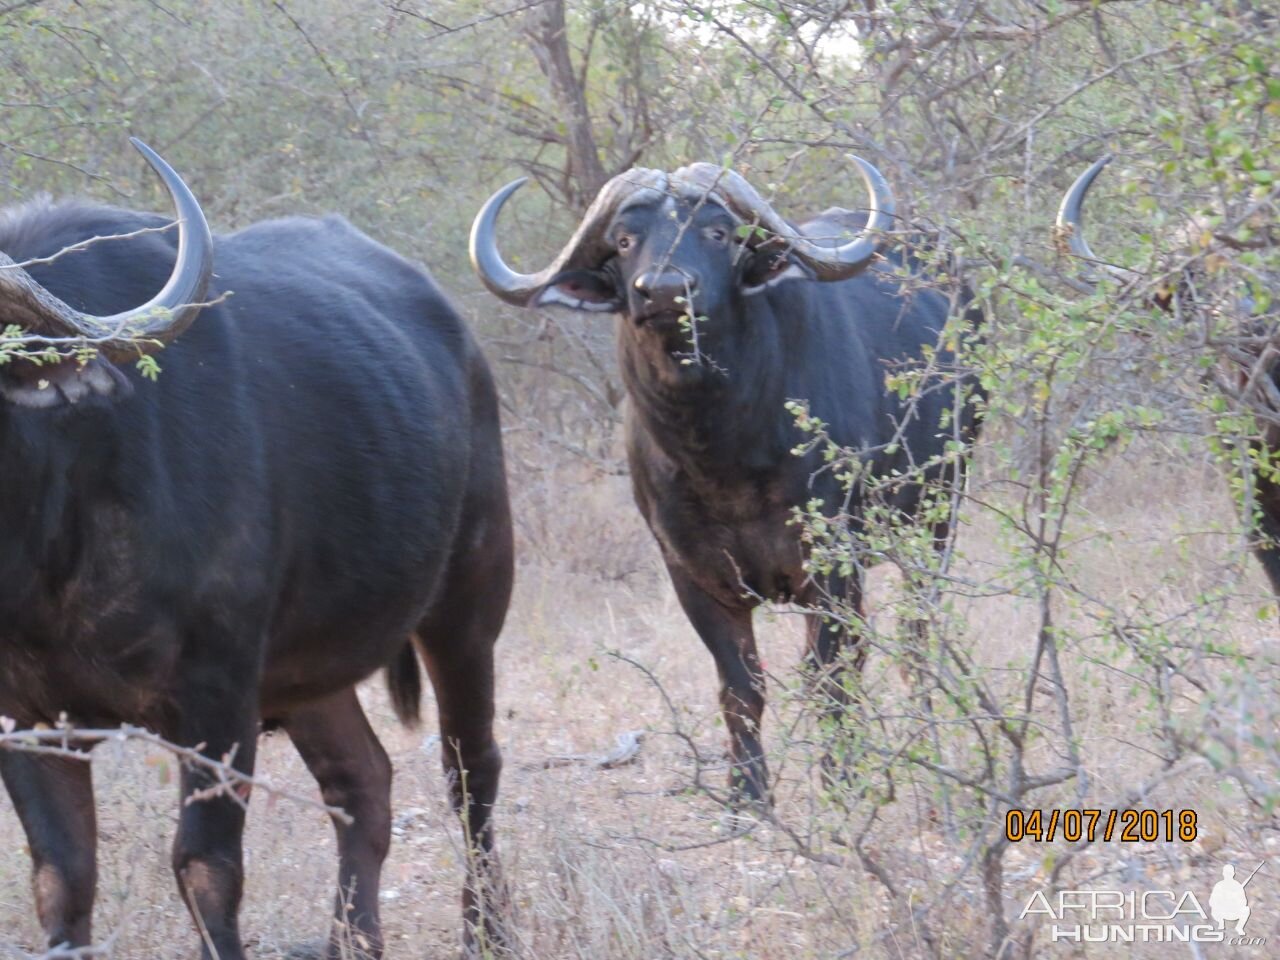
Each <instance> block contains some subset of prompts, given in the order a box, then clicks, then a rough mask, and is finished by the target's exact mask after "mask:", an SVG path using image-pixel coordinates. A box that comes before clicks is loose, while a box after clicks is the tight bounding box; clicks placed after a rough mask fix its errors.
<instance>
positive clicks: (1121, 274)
mask: <svg viewBox="0 0 1280 960" xmlns="http://www.w3.org/2000/svg"><path fill="white" fill-rule="evenodd" d="M1111 159H1112V158H1111V156H1110V154H1108V155H1106V156H1103V157H1100V158H1099V159H1098V160H1095V161H1094V162H1093V164H1091V165H1090V166H1089V168H1088V169H1086V170H1085V171H1084V172H1083V173H1082V174H1080V176H1078V177H1077V178H1076V180H1075V182H1074V183H1072V185H1071V186H1070V188H1069V189H1068V190H1067V192H1066V193H1065V194H1064V195H1063V198H1062V203H1061V205H1060V206H1059V208H1058V217H1057V221H1056V224H1055V232H1056V234H1057V237H1058V238H1059V239H1060V241H1061V242H1062V244H1063V246H1064V247H1065V249H1066V252H1067V253H1069V254H1070V255H1071V256H1074V257H1077V258H1079V259H1080V260H1082V261H1083V262H1084V263H1085V264H1087V265H1088V266H1087V267H1086V269H1087V271H1088V274H1087V276H1086V282H1087V283H1089V284H1092V282H1093V281H1094V280H1095V279H1096V273H1095V270H1102V271H1104V272H1106V273H1108V274H1110V275H1111V276H1112V278H1113V279H1116V280H1118V281H1119V282H1121V283H1122V284H1127V283H1131V282H1132V281H1135V280H1139V279H1142V275H1141V274H1139V273H1136V272H1135V271H1132V270H1129V269H1127V268H1125V267H1120V266H1116V265H1114V264H1109V263H1107V262H1105V261H1103V260H1100V259H1099V258H1098V257H1097V255H1096V254H1094V252H1093V250H1092V249H1090V247H1089V242H1088V240H1086V239H1085V236H1084V230H1083V217H1084V202H1085V198H1086V197H1087V196H1088V195H1089V188H1090V187H1092V186H1093V183H1094V181H1095V180H1096V179H1097V178H1098V174H1100V173H1101V172H1102V170H1103V168H1104V167H1106V165H1107V164H1108V163H1110V162H1111ZM1183 279H1185V277H1184V278H1183ZM1269 282H1270V283H1271V285H1272V286H1273V288H1275V289H1280V283H1277V282H1276V278H1275V277H1272V278H1270V281H1269ZM1151 302H1152V303H1153V304H1154V305H1155V306H1158V307H1159V308H1160V309H1162V310H1165V311H1167V312H1170V313H1173V312H1174V311H1175V310H1178V309H1179V308H1181V309H1195V306H1196V305H1195V299H1194V297H1193V295H1192V289H1191V285H1190V284H1184V283H1181V282H1179V283H1178V284H1177V285H1175V287H1174V289H1172V290H1168V291H1162V292H1159V293H1157V294H1155V295H1154V296H1153V297H1152V298H1151ZM1232 308H1233V309H1234V311H1235V316H1234V319H1235V321H1236V322H1238V323H1239V325H1240V332H1241V334H1242V335H1243V339H1244V340H1246V341H1249V340H1252V341H1253V342H1252V344H1246V345H1245V346H1244V349H1243V350H1242V351H1241V356H1240V357H1239V359H1240V360H1242V361H1244V366H1243V367H1241V369H1240V371H1239V385H1240V388H1241V392H1242V393H1244V392H1246V391H1247V389H1248V387H1249V381H1250V379H1251V376H1253V372H1252V368H1253V367H1255V366H1257V365H1258V364H1260V363H1261V364H1263V365H1262V367H1261V369H1260V374H1259V375H1258V377H1257V378H1258V380H1260V381H1262V383H1261V389H1257V390H1256V396H1259V397H1262V398H1263V405H1264V406H1268V407H1270V416H1262V417H1260V421H1261V426H1262V434H1261V436H1260V437H1259V438H1258V439H1257V440H1255V441H1253V442H1252V443H1251V447H1252V448H1253V456H1252V457H1251V458H1250V459H1251V462H1252V463H1255V464H1267V465H1268V466H1266V467H1262V468H1258V469H1254V470H1252V471H1251V473H1252V476H1251V478H1250V480H1251V490H1252V494H1253V497H1254V499H1255V503H1254V507H1255V508H1256V511H1257V512H1256V515H1255V516H1251V517H1250V518H1249V523H1250V526H1251V527H1252V534H1253V552H1254V555H1255V556H1257V558H1258V562H1259V563H1260V564H1261V565H1262V569H1263V572H1264V573H1265V574H1266V576H1267V580H1268V581H1269V582H1270V584H1271V589H1272V591H1273V592H1274V593H1275V594H1276V595H1277V596H1280V482H1277V481H1276V476H1275V472H1274V470H1273V469H1272V467H1271V466H1270V465H1271V464H1273V463H1274V462H1275V455H1276V453H1277V451H1280V421H1277V419H1276V416H1275V410H1276V406H1277V399H1273V398H1280V367H1278V366H1276V364H1275V360H1274V359H1271V360H1270V361H1269V363H1264V361H1265V360H1266V357H1265V356H1264V354H1265V352H1266V351H1267V350H1269V349H1271V347H1270V345H1269V343H1268V341H1269V340H1271V339H1272V338H1273V337H1274V330H1273V329H1272V327H1270V326H1268V325H1267V324H1266V323H1265V322H1264V320H1263V317H1262V315H1261V313H1262V312H1261V311H1259V310H1258V309H1257V308H1256V306H1255V304H1254V303H1253V302H1252V301H1251V300H1249V299H1248V298H1244V297H1241V298H1234V302H1233V303H1232ZM1245 399H1246V402H1247V401H1248V400H1249V399H1250V398H1249V397H1247V396H1246V398H1245Z"/></svg>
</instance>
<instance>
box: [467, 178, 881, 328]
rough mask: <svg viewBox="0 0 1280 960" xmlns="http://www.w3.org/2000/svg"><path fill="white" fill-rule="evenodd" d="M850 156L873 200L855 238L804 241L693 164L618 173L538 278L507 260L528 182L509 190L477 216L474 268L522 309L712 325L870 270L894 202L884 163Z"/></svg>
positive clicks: (727, 181) (747, 193)
mask: <svg viewBox="0 0 1280 960" xmlns="http://www.w3.org/2000/svg"><path fill="white" fill-rule="evenodd" d="M850 159H852V160H853V161H854V163H856V164H857V165H858V168H859V169H860V171H861V173H862V177H863V180H864V181H865V183H866V186H867V191H868V193H869V194H870V196H871V212H870V218H869V220H868V222H867V225H866V228H865V229H864V230H863V231H862V232H861V233H860V234H858V235H857V236H853V237H848V236H845V237H834V238H828V237H813V236H808V235H805V234H803V233H801V232H800V231H798V230H796V229H795V228H794V227H793V226H792V225H791V224H789V223H788V222H787V221H786V220H784V219H783V218H782V217H781V216H780V215H779V214H778V213H777V212H775V210H774V209H773V207H772V206H771V205H770V204H769V203H768V202H767V201H766V200H765V199H764V198H763V197H761V196H760V194H759V193H758V192H757V191H756V190H755V189H754V188H753V187H752V186H751V184H750V183H748V182H747V181H746V180H745V179H744V178H743V177H741V176H740V175H738V174H737V173H734V172H733V171H731V170H726V169H724V168H723V167H721V166H719V165H717V164H711V163H695V164H692V165H690V166H687V167H682V168H680V169H679V170H676V171H675V172H674V173H671V174H666V173H663V172H662V171H659V170H649V169H644V168H635V169H633V170H629V171H627V172H626V173H623V174H619V175H618V176H616V177H614V178H613V179H612V180H610V181H609V182H608V183H607V184H605V186H604V187H603V188H602V189H601V191H600V193H599V195H598V196H597V197H596V199H595V202H594V203H592V205H591V207H590V209H588V210H587V212H586V215H585V216H584V217H583V219H582V222H581V223H580V224H579V226H578V229H577V232H576V233H575V234H574V235H573V237H572V238H571V239H570V241H569V243H568V244H566V245H565V247H564V248H563V249H562V250H561V251H560V253H559V254H558V255H557V256H556V258H555V259H554V260H553V261H552V262H551V264H550V265H549V266H548V267H547V268H546V269H544V270H542V271H540V272H538V273H535V274H521V273H516V272H515V271H514V270H512V269H511V268H510V267H508V266H507V265H506V263H505V262H504V261H503V259H502V256H501V255H500V254H499V252H498V247H497V242H496V235H497V227H496V224H497V219H498V214H499V212H500V211H501V209H502V206H503V204H505V203H506V201H507V200H508V198H509V197H510V196H511V195H512V194H513V193H514V192H515V191H516V190H517V189H519V188H520V186H521V185H522V184H523V183H524V182H525V180H524V179H523V178H522V179H520V180H516V181H514V182H512V183H509V184H507V185H506V186H505V187H503V188H502V189H501V190H499V191H498V192H497V193H495V194H494V195H493V196H492V197H490V198H489V200H488V201H487V202H486V203H485V205H484V206H483V207H482V208H481V210H480V212H479V214H478V215H477V216H476V219H475V223H474V224H473V226H472V229H471V261H472V263H473V264H474V266H475V269H476V271H477V273H479V275H480V279H481V280H482V281H484V284H485V286H486V287H488V288H489V290H490V291H492V292H493V293H494V294H495V295H496V296H498V297H500V298H501V299H503V300H505V301H506V302H507V303H511V304H515V305H517V306H546V305H551V304H559V305H562V306H567V307H570V308H573V309H576V310H587V311H600V312H608V313H620V314H623V315H624V316H626V317H627V318H629V319H630V320H631V321H632V323H633V324H634V325H635V326H637V327H639V326H649V327H652V328H655V329H659V330H664V329H666V330H669V329H671V328H672V327H673V326H675V325H676V324H677V323H678V321H680V320H681V319H682V318H685V317H707V318H709V319H711V320H712V321H713V322H714V321H715V320H716V319H718V318H720V317H724V316H726V315H734V314H736V313H737V311H736V310H735V307H736V306H737V304H738V303H739V302H740V299H741V298H743V297H750V296H753V295H755V294H758V293H760V292H761V291H763V290H765V289H766V288H768V287H769V286H771V285H772V284H774V283H776V282H777V281H779V280H781V279H783V278H784V277H789V276H797V275H799V276H805V277H809V278H812V279H815V280H821V281H834V280H846V279H849V278H850V277H853V276H854V275H856V274H858V273H860V272H861V271H862V270H864V269H865V268H866V267H867V266H868V265H869V264H870V263H871V262H872V260H873V259H874V257H875V254H876V251H877V249H878V247H879V245H880V242H881V241H880V239H878V238H877V237H876V236H875V235H876V234H877V233H880V232H883V231H885V230H886V229H888V228H889V226H890V224H891V223H892V220H893V196H892V194H891V193H890V190H889V187H888V185H887V184H886V183H885V180H884V178H883V177H882V176H881V175H880V172H879V171H878V170H876V168H875V167H873V166H872V165H871V164H870V163H868V162H867V161H865V160H862V159H860V158H858V157H851V158H850Z"/></svg>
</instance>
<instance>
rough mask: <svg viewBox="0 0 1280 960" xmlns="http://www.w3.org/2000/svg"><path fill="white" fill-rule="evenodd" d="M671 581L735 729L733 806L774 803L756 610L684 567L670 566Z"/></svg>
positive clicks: (731, 730) (731, 741)
mask: <svg viewBox="0 0 1280 960" xmlns="http://www.w3.org/2000/svg"><path fill="white" fill-rule="evenodd" d="M667 569H668V570H669V572H670V574H671V583H672V585H673V586H674V587H675V590H676V597H677V598H678V599H679V600H680V606H681V607H682V608H683V609H684V612H685V616H687V617H688V618H689V622H690V623H691V624H693V629H694V630H696V631H697V632H698V636H699V637H701V638H702V642H703V643H704V644H706V647H707V649H708V650H710V651H711V656H712V657H713V658H714V659H715V662H716V672H717V673H718V674H719V677H720V709H721V711H722V713H723V714H724V722H725V727H726V728H727V729H728V731H729V758H730V764H731V765H730V768H729V791H730V803H731V804H732V805H734V806H736V805H738V804H739V803H747V804H766V805H767V804H768V803H769V771H768V766H767V765H766V763H765V759H764V748H763V746H762V745H761V743H760V728H761V723H762V721H763V719H764V670H763V669H762V668H761V666H760V656H759V654H758V653H757V652H756V637H755V632H754V630H753V629H752V626H751V613H752V610H753V608H752V607H749V606H746V605H745V604H744V605H743V606H741V607H727V606H725V605H724V604H722V603H720V602H719V601H718V600H716V599H715V597H713V596H711V595H710V594H709V593H707V592H706V591H705V590H703V589H702V588H701V587H699V586H698V585H697V584H695V583H694V582H693V581H692V580H691V579H690V578H689V577H688V576H687V575H686V574H685V573H684V571H682V570H681V569H680V568H679V567H676V566H673V565H669V566H668V568H667Z"/></svg>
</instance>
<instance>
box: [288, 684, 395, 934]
mask: <svg viewBox="0 0 1280 960" xmlns="http://www.w3.org/2000/svg"><path fill="white" fill-rule="evenodd" d="M284 728H285V730H287V731H288V733H289V737H290V739H292V740H293V745H294V746H295V747H297V749H298V753H299V754H301V755H302V759H303V760H304V761H305V762H306V764H307V769H308V770H310V771H311V775H312V776H313V777H315V778H316V783H318V784H319V785H320V794H321V796H322V797H323V798H324V802H325V803H326V804H328V805H329V806H331V807H338V808H339V809H341V810H343V811H345V812H346V814H347V816H349V817H350V818H351V822H350V823H347V822H344V821H342V820H340V819H338V818H336V817H335V818H334V821H333V825H334V830H335V831H336V832H337V835H338V894H337V898H336V903H335V906H334V927H333V932H332V935H331V937H330V940H329V956H330V957H331V958H337V957H343V956H349V955H350V954H351V952H352V950H353V949H354V950H356V951H359V952H358V954H357V955H359V956H369V957H380V956H382V928H381V924H380V921H379V917H378V890H379V882H380V878H381V874H382V862H383V860H385V859H386V856H387V850H388V849H389V848H390V846H391V761H390V760H389V759H388V758H387V753H386V751H385V750H384V749H383V748H382V744H381V743H379V742H378V738H377V736H376V735H375V734H374V732H373V729H372V728H371V727H370V726H369V721H368V718H366V717H365V714H364V710H363V709H362V708H361V706H360V701H359V700H358V699H357V698H356V693H355V689H354V688H353V687H348V688H347V689H346V690H343V691H342V692H341V693H337V694H334V695H333V696H331V697H327V698H325V699H324V700H320V701H318V702H316V703H313V704H309V705H308V706H306V707H304V708H302V709H300V710H295V711H293V712H292V713H291V714H290V715H289V716H288V718H287V719H286V720H285V721H284ZM344 951H345V952H344Z"/></svg>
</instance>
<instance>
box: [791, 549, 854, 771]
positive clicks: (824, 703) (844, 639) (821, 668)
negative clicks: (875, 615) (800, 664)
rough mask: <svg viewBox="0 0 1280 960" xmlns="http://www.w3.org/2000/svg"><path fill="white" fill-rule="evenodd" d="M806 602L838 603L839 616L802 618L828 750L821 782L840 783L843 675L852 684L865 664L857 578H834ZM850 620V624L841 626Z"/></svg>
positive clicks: (846, 698) (845, 696) (846, 695)
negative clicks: (851, 679)
mask: <svg viewBox="0 0 1280 960" xmlns="http://www.w3.org/2000/svg"><path fill="white" fill-rule="evenodd" d="M808 599H809V602H810V604H811V605H812V604H817V605H818V606H819V607H820V608H821V606H823V605H824V604H826V603H835V604H839V605H840V607H841V608H842V610H841V611H840V612H841V614H842V616H840V617H835V616H830V615H826V614H824V613H821V612H819V613H814V614H811V615H810V617H809V620H808V624H807V629H808V637H807V639H808V644H807V647H808V649H807V651H806V654H805V660H806V666H807V667H808V668H809V670H810V671H811V672H812V676H813V691H814V693H815V694H816V695H817V697H818V699H819V703H820V709H821V713H822V716H823V718H824V719H825V720H826V721H827V723H828V725H829V727H830V734H829V735H830V736H831V738H832V739H831V747H830V748H829V749H828V750H827V752H826V754H825V755H824V756H823V758H822V775H823V779H824V780H825V781H826V782H827V783H828V784H831V783H833V782H836V781H840V780H844V779H846V777H845V766H846V764H845V760H844V758H842V757H841V756H840V754H842V753H844V752H845V749H844V741H845V738H846V733H845V732H844V728H845V724H844V717H845V714H846V712H847V711H848V709H849V705H850V703H851V702H852V700H853V698H852V695H851V693H850V690H849V681H848V678H847V674H846V671H847V670H848V669H850V668H851V669H852V670H853V673H854V681H855V682H856V681H857V678H858V677H859V676H860V675H861V673H862V668H863V665H864V664H865V663H866V659H867V650H866V644H865V642H864V641H863V639H862V638H861V636H860V635H859V633H858V631H859V630H860V629H861V626H862V618H863V613H864V611H863V606H862V577H861V574H860V573H859V572H856V571H855V572H854V573H853V574H852V575H851V576H849V577H845V578H834V579H833V580H832V581H831V582H830V583H829V584H828V585H827V588H826V591H825V596H810V597H809V598H808ZM846 618H851V622H845V621H846Z"/></svg>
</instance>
